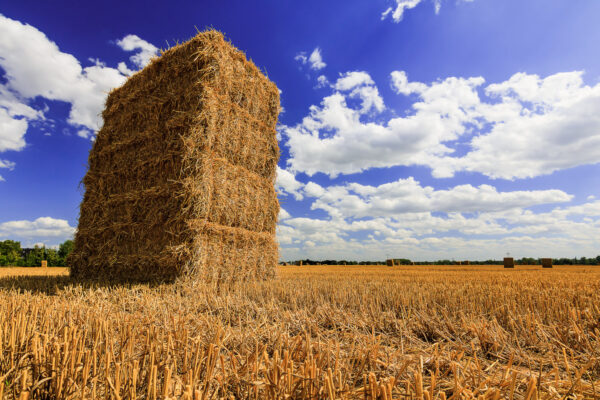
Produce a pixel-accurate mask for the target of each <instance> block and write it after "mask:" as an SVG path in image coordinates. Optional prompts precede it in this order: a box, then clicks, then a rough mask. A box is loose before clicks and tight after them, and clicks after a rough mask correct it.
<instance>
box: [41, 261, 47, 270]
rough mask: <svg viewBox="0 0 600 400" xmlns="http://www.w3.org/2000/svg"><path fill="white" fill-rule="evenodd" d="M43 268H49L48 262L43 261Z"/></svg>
mask: <svg viewBox="0 0 600 400" xmlns="http://www.w3.org/2000/svg"><path fill="white" fill-rule="evenodd" d="M42 268H48V261H47V260H42Z"/></svg>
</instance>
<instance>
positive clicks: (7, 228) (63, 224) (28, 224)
mask: <svg viewBox="0 0 600 400" xmlns="http://www.w3.org/2000/svg"><path fill="white" fill-rule="evenodd" d="M74 233H75V228H74V227H72V226H70V225H69V222H68V221H67V220H64V219H56V218H52V217H40V218H38V219H36V220H33V221H29V220H18V221H7V222H2V223H0V240H6V239H11V240H18V241H22V242H23V244H24V245H25V246H29V245H32V244H33V243H38V242H42V243H44V244H46V245H57V244H59V243H61V242H63V241H65V240H67V239H71V238H72V237H73V234H74Z"/></svg>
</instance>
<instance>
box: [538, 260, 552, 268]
mask: <svg viewBox="0 0 600 400" xmlns="http://www.w3.org/2000/svg"><path fill="white" fill-rule="evenodd" d="M541 261H542V268H552V259H551V258H542V260H541Z"/></svg>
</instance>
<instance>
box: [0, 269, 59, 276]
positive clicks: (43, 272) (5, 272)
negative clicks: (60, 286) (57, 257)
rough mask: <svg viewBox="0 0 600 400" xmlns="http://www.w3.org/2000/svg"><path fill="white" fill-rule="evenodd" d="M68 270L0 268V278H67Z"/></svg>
mask: <svg viewBox="0 0 600 400" xmlns="http://www.w3.org/2000/svg"><path fill="white" fill-rule="evenodd" d="M67 275H69V269H68V268H63V267H48V268H40V267H0V278H7V277H11V276H67Z"/></svg>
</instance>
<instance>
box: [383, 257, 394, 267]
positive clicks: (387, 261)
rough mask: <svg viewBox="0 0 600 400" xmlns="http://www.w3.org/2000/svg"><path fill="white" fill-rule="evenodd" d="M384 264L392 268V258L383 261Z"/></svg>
mask: <svg viewBox="0 0 600 400" xmlns="http://www.w3.org/2000/svg"><path fill="white" fill-rule="evenodd" d="M385 264H386V265H387V266H388V267H393V266H394V259H393V258H388V259H387V260H385Z"/></svg>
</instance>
